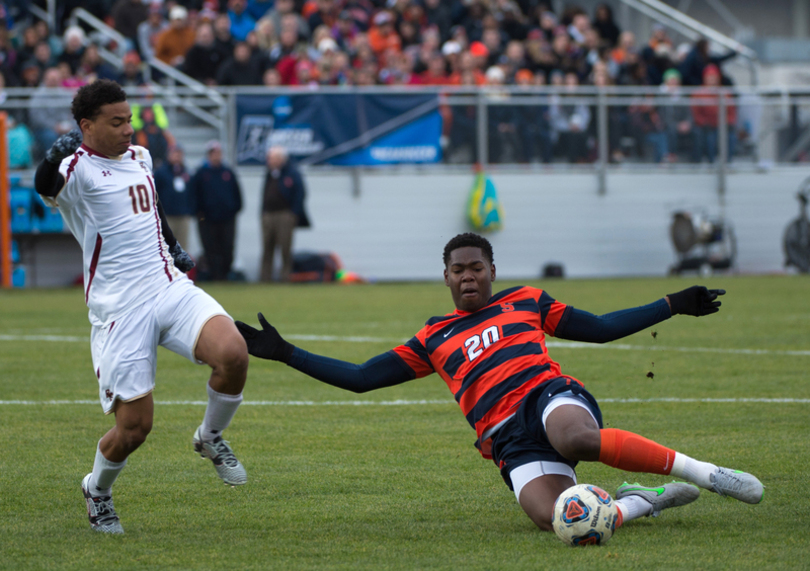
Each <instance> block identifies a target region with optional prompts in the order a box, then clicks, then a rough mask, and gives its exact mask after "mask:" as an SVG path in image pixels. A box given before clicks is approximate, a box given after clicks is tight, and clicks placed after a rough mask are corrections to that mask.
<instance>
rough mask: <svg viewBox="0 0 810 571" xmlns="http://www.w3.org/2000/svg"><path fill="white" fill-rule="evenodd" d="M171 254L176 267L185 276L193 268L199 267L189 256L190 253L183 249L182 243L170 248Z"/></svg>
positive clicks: (176, 243)
mask: <svg viewBox="0 0 810 571" xmlns="http://www.w3.org/2000/svg"><path fill="white" fill-rule="evenodd" d="M169 253H170V254H171V255H172V259H173V260H174V267H175V268H177V269H178V270H180V271H181V272H183V273H184V274H187V273H188V272H189V270H190V269H191V268H193V267H194V266H196V265H197V264H195V263H194V260H192V259H191V256H189V255H188V252H186V251H185V250H184V249H183V246H181V245H180V242H175V243H174V246H172V247H171V248H169Z"/></svg>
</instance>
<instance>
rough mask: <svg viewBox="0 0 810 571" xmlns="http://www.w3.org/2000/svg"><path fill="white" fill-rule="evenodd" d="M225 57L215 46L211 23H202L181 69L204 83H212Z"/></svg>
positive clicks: (214, 81)
mask: <svg viewBox="0 0 810 571" xmlns="http://www.w3.org/2000/svg"><path fill="white" fill-rule="evenodd" d="M225 59H226V58H225V57H224V55H223V53H222V52H221V51H220V50H219V49H218V48H217V46H216V43H215V38H214V28H213V27H212V26H211V24H208V23H202V24H200V25H199V27H198V28H197V38H196V41H195V42H194V45H193V46H192V47H191V49H190V50H188V52H187V53H186V59H185V61H184V62H183V71H184V72H186V73H187V74H188V75H189V76H191V77H193V78H194V79H196V80H197V81H201V82H202V83H205V84H206V85H214V84H216V77H217V72H218V70H219V67H220V65H222V62H224V61H225Z"/></svg>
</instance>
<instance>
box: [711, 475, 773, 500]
mask: <svg viewBox="0 0 810 571" xmlns="http://www.w3.org/2000/svg"><path fill="white" fill-rule="evenodd" d="M710 478H711V482H712V487H711V490H712V491H713V492H715V493H717V494H720V495H721V496H728V497H730V498H734V499H735V500H740V501H741V502H745V503H746V504H758V503H759V502H761V501H762V496H763V495H764V494H765V490H764V488H763V486H762V482H760V481H759V480H758V479H757V477H756V476H753V475H751V474H749V473H747V472H740V471H739V470H732V469H730V468H717V470H715V471H714V472H713V473H712V475H711V476H710Z"/></svg>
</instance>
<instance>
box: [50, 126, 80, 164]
mask: <svg viewBox="0 0 810 571" xmlns="http://www.w3.org/2000/svg"><path fill="white" fill-rule="evenodd" d="M81 144H82V132H81V131H80V130H79V129H73V130H72V131H70V132H69V133H65V134H64V135H62V136H61V137H59V138H58V139H56V142H55V143H54V144H53V145H52V146H51V148H50V149H48V150H47V151H46V152H45V160H47V161H48V162H49V163H51V164H54V165H57V164H59V163H61V162H62V159H64V158H65V157H69V156H70V155H72V154H73V153H75V152H76V149H78V148H79V146H80V145H81Z"/></svg>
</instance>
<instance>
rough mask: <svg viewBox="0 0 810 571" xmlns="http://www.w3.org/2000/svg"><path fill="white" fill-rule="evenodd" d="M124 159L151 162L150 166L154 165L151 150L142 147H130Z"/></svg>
mask: <svg viewBox="0 0 810 571" xmlns="http://www.w3.org/2000/svg"><path fill="white" fill-rule="evenodd" d="M123 158H124V159H130V160H135V161H149V164H152V155H150V154H149V149H147V148H146V147H141V146H140V145H130V146H129V149H127V152H126V153H124V157H123Z"/></svg>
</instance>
